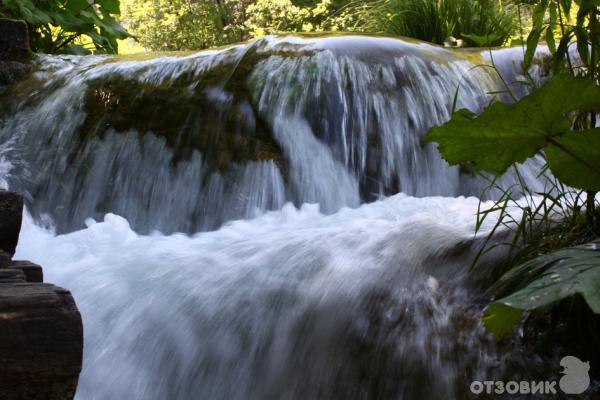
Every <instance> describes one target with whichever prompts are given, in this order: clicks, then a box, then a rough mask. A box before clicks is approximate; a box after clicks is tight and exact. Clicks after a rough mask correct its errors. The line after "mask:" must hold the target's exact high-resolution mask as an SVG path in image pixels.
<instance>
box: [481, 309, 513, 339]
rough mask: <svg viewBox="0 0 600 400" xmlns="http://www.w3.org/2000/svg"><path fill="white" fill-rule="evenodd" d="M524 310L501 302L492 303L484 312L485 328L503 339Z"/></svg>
mask: <svg viewBox="0 0 600 400" xmlns="http://www.w3.org/2000/svg"><path fill="white" fill-rule="evenodd" d="M522 315H523V310H519V309H516V308H512V307H507V306H505V305H504V304H501V303H491V304H490V305H489V306H488V307H487V308H486V310H485V313H484V314H483V325H484V326H485V330H486V331H488V332H490V333H493V334H494V336H496V338H498V339H501V338H502V337H504V336H505V335H506V334H507V333H509V332H510V331H511V330H512V328H513V326H515V324H516V323H517V322H519V320H520V319H521V316H522Z"/></svg>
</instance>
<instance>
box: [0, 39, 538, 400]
mask: <svg viewBox="0 0 600 400" xmlns="http://www.w3.org/2000/svg"><path fill="white" fill-rule="evenodd" d="M249 54H252V55H253V56H252V57H250V56H249ZM486 57H487V56H486V55H479V54H477V53H464V54H463V53H458V52H454V53H453V52H449V51H447V50H444V49H441V48H437V47H434V46H430V45H427V44H416V43H408V42H404V41H400V40H392V39H375V38H358V37H349V38H348V37H338V38H330V39H298V38H283V39H275V38H268V39H265V40H262V41H258V42H255V43H251V44H247V45H240V46H236V47H233V48H230V49H226V50H222V51H215V52H205V53H199V54H196V55H190V56H186V57H183V58H178V57H166V58H159V59H152V60H146V61H114V60H110V59H109V60H106V59H103V58H75V57H62V58H50V57H46V58H43V59H42V60H41V62H42V63H43V64H42V66H40V67H39V70H38V72H37V73H36V76H35V77H34V78H31V79H32V81H33V79H41V80H42V82H44V84H43V85H42V86H41V88H39V89H31V88H30V87H29V86H27V83H25V84H22V85H21V86H20V87H19V88H18V91H16V92H15V97H14V100H13V102H12V103H11V107H12V108H11V110H12V112H8V113H4V115H3V116H2V124H0V138H2V139H3V141H4V150H3V158H2V160H0V161H1V162H0V170H2V171H3V173H2V176H3V182H0V183H5V184H7V185H8V186H10V187H11V188H13V189H17V190H20V191H23V192H25V193H26V196H27V200H28V201H27V202H28V209H29V210H30V211H31V213H32V215H33V217H32V216H30V215H29V214H28V215H27V216H26V218H25V221H24V226H23V229H22V233H21V238H20V242H19V247H18V249H17V255H16V257H18V258H22V259H30V260H32V261H34V262H38V263H40V264H42V265H43V266H44V272H45V278H46V280H47V281H49V282H53V283H56V284H58V285H61V286H64V287H66V288H68V289H70V290H71V291H72V293H73V295H74V297H75V300H76V302H77V305H78V306H79V308H80V310H81V313H82V316H83V322H84V330H85V349H84V366H83V372H82V374H81V378H80V384H79V388H78V392H77V396H78V398H79V399H84V400H87V399H317V398H323V399H428V398H447V399H452V398H464V397H465V393H466V391H467V390H468V387H469V386H468V385H469V383H470V381H471V380H472V379H474V378H479V379H483V378H485V377H487V376H490V374H493V375H494V376H501V375H502V374H503V373H504V367H503V365H504V364H503V362H502V358H503V357H505V356H506V354H507V352H506V350H504V351H503V352H500V351H498V349H497V348H496V345H495V343H494V341H493V340H492V339H491V338H490V337H489V336H487V335H485V334H484V333H483V332H482V329H481V327H480V324H479V311H480V306H479V304H480V301H479V299H480V293H479V292H478V291H477V290H475V289H473V285H471V282H472V281H474V280H475V278H477V276H478V274H468V273H467V268H466V266H467V264H468V263H469V260H470V259H471V256H472V253H473V250H472V249H471V248H470V247H469V244H470V243H472V241H473V239H474V235H475V232H474V225H475V224H474V222H475V213H476V211H477V207H478V204H479V200H478V199H477V198H475V197H456V196H461V195H467V196H472V195H478V194H480V193H481V190H482V188H483V187H484V186H485V184H484V182H483V181H480V180H476V179H474V178H472V177H470V176H468V175H466V174H463V173H461V172H460V171H459V169H458V168H456V167H449V166H448V165H447V164H445V162H444V161H443V160H442V159H441V158H440V157H439V155H438V153H437V151H436V149H435V147H434V146H433V145H425V144H423V143H422V140H421V138H422V135H423V134H424V133H425V132H426V131H427V129H428V128H429V127H430V126H432V125H434V124H438V123H441V122H443V121H445V120H447V119H448V117H449V115H450V107H451V101H452V98H453V96H454V93H455V90H456V85H457V83H458V82H461V91H460V93H461V96H459V106H461V107H468V108H470V109H472V110H478V109H480V108H481V107H482V106H483V105H485V104H486V103H487V102H489V101H490V99H491V96H490V95H489V94H487V93H488V92H489V91H495V90H497V89H498V84H499V83H498V79H497V76H494V75H493V74H490V73H488V72H485V71H486V69H483V68H475V69H473V67H474V66H475V65H476V62H478V61H477V60H479V62H483V61H484V60H485V59H486ZM518 59H519V52H517V51H513V50H510V51H506V50H503V51H498V52H496V60H495V61H496V62H497V63H498V65H499V67H500V69H501V71H502V73H503V74H505V75H506V77H508V78H507V80H508V81H509V82H515V81H516V80H517V79H518V78H519V76H520V75H519V72H518V65H519V62H518ZM223 65H225V66H227V68H224V69H219V67H222V66H223ZM231 66H233V67H231ZM240 71H241V72H240ZM534 72H535V71H534ZM215 76H217V79H215ZM123 79H124V80H130V81H136V82H138V83H139V82H141V83H143V84H144V85H145V86H143V88H144V89H143V90H155V91H154V92H152V93H154V94H155V95H157V94H156V93H159V92H157V91H156V90H158V89H156V86H158V87H159V88H166V89H165V90H167V93H169V90H171V91H172V92H173V96H175V95H179V94H178V93H176V92H175V88H178V89H177V90H180V89H181V87H184V88H185V90H186V91H188V92H189V93H196V94H197V93H198V91H200V92H201V93H202V95H203V96H205V97H203V98H202V99H201V100H198V99H196V98H194V97H193V96H192V97H190V98H191V99H192V100H193V99H196V100H198V101H199V102H200V103H202V102H203V101H205V100H206V98H208V99H209V102H208V103H206V104H209V105H210V104H212V105H215V104H216V106H214V107H215V109H214V110H212V111H211V110H209V112H210V113H212V114H214V115H213V116H212V117H211V118H208V117H207V116H206V110H204V109H201V108H198V109H195V110H192V111H190V113H189V114H186V115H188V116H187V117H185V118H184V120H182V121H179V122H181V123H179V122H177V123H176V124H175V125H176V126H173V132H175V134H174V136H173V135H171V134H167V135H164V136H161V134H160V132H153V131H152V130H150V131H148V132H145V133H144V134H142V129H146V128H142V126H144V123H145V122H146V121H145V120H152V118H153V117H154V116H153V115H149V114H148V115H145V116H142V117H141V119H140V116H139V115H128V114H126V115H125V116H124V117H122V116H120V115H117V116H115V114H114V113H115V111H114V108H115V107H116V108H119V107H126V106H127V105H126V104H125V105H124V104H122V103H119V102H118V101H116V102H113V100H110V98H111V96H115V93H114V92H111V91H109V90H108V89H102V90H100V89H98V90H100V91H98V90H96V91H94V92H93V94H94V96H97V97H98V96H99V97H98V98H99V99H101V100H102V99H104V100H103V101H106V104H108V106H107V107H106V109H103V110H104V111H102V113H100V114H99V115H96V116H95V117H94V118H95V119H93V120H92V121H91V124H90V123H88V122H89V121H88V122H86V119H88V117H89V116H90V111H89V110H88V111H87V112H86V108H85V107H84V106H85V104H87V102H89V101H90V99H89V97H88V96H89V93H92V92H89V91H88V89H89V88H90V87H93V85H95V84H97V82H98V80H102V81H103V82H109V83H110V82H113V81H119V80H123ZM209 79H213V80H214V81H211V82H212V83H211V84H206V82H207V81H208V80H209ZM33 82H34V83H35V81H33ZM119 82H121V81H119ZM232 82H233V83H232ZM234 84H235V85H234ZM152 85H155V86H152ZM231 85H234V86H231ZM236 85H237V86H236ZM240 85H241V86H243V87H244V90H243V91H239V86H240ZM33 86H34V87H35V85H33ZM148 88H153V89H148ZM234 89H235V90H234ZM143 90H142V92H140V93H139V97H135V98H134V100H135V101H138V100H139V99H142V100H143V96H144V95H145V94H144V92H143ZM515 90H516V89H515ZM520 94H523V93H520ZM120 96H125V94H123V93H121V94H120ZM122 98H124V97H122ZM96 100H97V98H96ZM192 100H190V101H192ZM196 100H194V101H196ZM144 101H145V100H144ZM156 101H159V100H158V99H156ZM161 101H162V100H161ZM151 102H152V99H150V100H149V103H148V104H151ZM200 103H199V104H200ZM144 104H145V103H144ZM202 104H205V103H202ZM96 106H97V105H96ZM111 107H112V108H111ZM207 107H208V106H207ZM211 107H212V106H211ZM215 110H216V111H215ZM175 111H176V110H173V109H164V110H162V112H164V113H165V114H169V113H174V112H175ZM217 111H218V112H217ZM232 113H233V114H232ZM196 114H198V115H202V118H200V119H198V120H194V118H196V117H197V115H196ZM232 115H233V117H234V122H233V126H234V127H236V128H235V129H238V128H239V131H238V134H239V135H238V136H235V137H236V138H237V139H236V140H241V141H242V142H241V143H243V144H244V146H246V147H245V148H243V149H242V150H243V151H241V154H242V155H243V156H242V157H241V158H240V159H237V158H236V157H238V156H236V155H235V154H229V155H227V151H225V153H226V156H227V157H230V158H229V159H227V162H226V163H224V162H223V157H225V156H223V147H218V146H221V145H222V142H215V143H216V144H215V143H212V142H211V146H208V147H207V146H205V144H204V143H203V142H202V140H203V139H202V138H204V136H202V135H203V133H202V132H205V129H206V126H208V127H209V128H210V129H209V132H210V135H209V137H210V138H211V140H212V139H214V137H215V136H219V135H227V134H229V132H230V129H231V126H232V125H228V124H232V122H231V118H232V117H231V116H232ZM240 115H241V116H243V118H242V117H240V118H238V117H239V116H240ZM123 118H125V120H123ZM128 118H130V120H128ZM207 118H208V120H207ZM236 118H238V119H236ZM192 120H194V121H195V122H194V123H195V124H196V125H194V124H191V125H190V124H188V122H189V121H192ZM107 121H108V122H107ZM131 121H133V122H132V124H130V125H131V126H129V125H128V124H129V122H131ZM157 124H158V122H157V123H156V124H154V125H151V126H152V127H155V128H156V126H158V125H157ZM202 124H204V125H202ZM261 124H262V125H261ZM120 125H123V126H127V127H128V128H127V131H124V132H118V131H117V129H116V127H117V126H120ZM201 126H203V128H202V127H201ZM260 126H262V128H261V127H260ZM82 127H86V128H85V129H87V130H83V131H82V129H83V128H82ZM261 129H262V130H264V131H266V132H267V134H266V136H265V135H264V134H263V133H260V132H263V131H261ZM261 135H262V136H261ZM255 138H258V139H260V140H258V139H257V140H258V142H255ZM227 140H229V139H227ZM173 141H174V142H173ZM225 143H226V144H227V146H231V145H232V143H230V142H229V141H225ZM265 143H269V146H271V147H269V146H266V145H265ZM194 146H197V147H194ZM215 146H217V147H215ZM261 146H262V147H261ZM265 146H266V147H265ZM272 146H275V147H277V148H278V150H277V152H278V153H277V155H276V156H273V154H271V153H269V154H266V155H265V154H264V151H266V150H264V149H272ZM256 148H260V149H262V150H261V153H260V155H259V156H256V154H255V150H256ZM215 149H216V150H215ZM227 149H228V147H225V150H227ZM269 151H270V150H269ZM182 152H183V153H182ZM213 152H216V153H215V154H212V153H213ZM232 153H233V152H232ZM267 153H268V151H267ZM181 154H186V155H185V156H182V157H181V158H179V156H180V155H181ZM232 160H233V161H232ZM539 165H540V161H539V160H532V161H530V162H529V163H528V164H527V165H525V166H522V167H520V168H521V173H522V176H523V177H524V179H526V180H527V182H528V183H530V184H531V185H532V186H535V185H536V184H537V180H536V174H537V172H538V170H537V167H539ZM513 182H515V177H514V176H511V175H508V176H506V177H504V178H503V180H502V181H501V183H502V184H504V185H506V187H508V185H510V184H511V183H513ZM398 192H402V193H400V194H395V193H398ZM434 196H445V197H434ZM107 213H108V214H107ZM105 214H106V216H105ZM116 214H118V215H120V216H118V215H116ZM91 218H96V219H97V220H98V221H97V222H96V221H94V220H93V219H91ZM84 222H85V224H84ZM489 223H493V222H491V221H490V222H489ZM86 226H87V227H86ZM54 229H57V230H58V232H59V233H61V234H60V235H57V234H55V233H54V232H55V231H54ZM78 229H79V230H78ZM488 229H489V227H488V226H483V227H482V231H481V232H480V234H481V235H485V234H486V232H487V230H488ZM159 231H160V232H164V233H166V234H164V233H160V232H159ZM171 232H186V234H183V233H174V234H173V233H171ZM483 275H485V273H483ZM501 354H502V355H501Z"/></svg>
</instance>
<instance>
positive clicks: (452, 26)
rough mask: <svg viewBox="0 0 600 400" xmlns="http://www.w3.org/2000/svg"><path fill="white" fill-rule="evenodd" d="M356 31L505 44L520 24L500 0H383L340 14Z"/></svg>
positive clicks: (434, 39)
mask: <svg viewBox="0 0 600 400" xmlns="http://www.w3.org/2000/svg"><path fill="white" fill-rule="evenodd" d="M336 18H338V19H339V20H340V21H344V23H346V24H348V20H349V19H354V24H353V25H354V26H356V28H355V29H354V30H356V31H363V32H379V33H386V34H393V35H401V36H408V37H411V38H415V39H420V40H425V41H428V42H433V43H438V44H443V43H444V42H445V41H446V39H448V38H450V37H454V38H456V39H461V40H463V41H464V43H465V44H466V45H471V46H473V45H474V46H499V45H502V44H504V43H505V42H506V41H507V40H508V39H509V38H510V36H511V34H512V33H513V31H514V30H515V29H516V27H517V23H518V20H517V18H516V15H515V13H514V12H513V9H512V8H511V7H508V6H507V7H504V6H503V5H502V3H501V2H500V1H499V0H379V1H369V2H363V3H361V4H357V5H355V6H352V7H349V8H347V9H346V10H344V11H343V12H341V13H339V15H337V16H336Z"/></svg>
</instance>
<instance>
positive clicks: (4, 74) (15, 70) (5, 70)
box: [0, 61, 30, 85]
mask: <svg viewBox="0 0 600 400" xmlns="http://www.w3.org/2000/svg"><path fill="white" fill-rule="evenodd" d="M29 71H30V67H29V65H28V64H23V63H20V62H17V61H0V85H10V84H11V83H14V82H16V81H18V80H19V79H21V78H22V77H24V76H25V75H27V73H28V72H29Z"/></svg>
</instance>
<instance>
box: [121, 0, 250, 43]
mask: <svg viewBox="0 0 600 400" xmlns="http://www.w3.org/2000/svg"><path fill="white" fill-rule="evenodd" d="M233 3H238V2H232V1H220V2H216V1H210V0H196V1H190V0H123V5H124V7H123V18H124V20H125V21H126V24H127V26H128V28H129V29H130V30H131V31H132V32H134V34H135V35H136V37H137V38H138V40H139V42H140V43H141V44H142V46H144V47H145V48H147V49H149V50H156V51H170V50H197V49H204V48H207V47H211V46H219V45H223V44H227V43H231V42H233V41H236V40H241V39H243V35H242V32H240V29H241V27H240V26H239V24H235V23H234V22H235V21H233V19H234V18H235V17H236V14H235V12H234V10H230V9H229V6H230V5H232V4H233ZM239 3H241V2H239Z"/></svg>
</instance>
